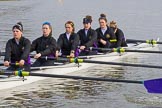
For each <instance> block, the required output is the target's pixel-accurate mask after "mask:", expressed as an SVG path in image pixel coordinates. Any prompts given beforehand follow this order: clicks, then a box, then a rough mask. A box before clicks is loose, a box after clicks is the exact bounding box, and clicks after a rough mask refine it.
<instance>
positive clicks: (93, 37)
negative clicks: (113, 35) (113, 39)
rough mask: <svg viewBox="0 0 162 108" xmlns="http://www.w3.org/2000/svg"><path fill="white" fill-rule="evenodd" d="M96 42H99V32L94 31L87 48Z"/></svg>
mask: <svg viewBox="0 0 162 108" xmlns="http://www.w3.org/2000/svg"><path fill="white" fill-rule="evenodd" d="M95 42H97V32H96V31H93V32H92V34H91V39H90V40H89V41H88V42H87V43H86V44H85V46H86V48H89V47H92V46H93V44H94V43H95Z"/></svg>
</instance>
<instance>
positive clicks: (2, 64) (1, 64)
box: [0, 63, 19, 66]
mask: <svg viewBox="0 0 162 108" xmlns="http://www.w3.org/2000/svg"><path fill="white" fill-rule="evenodd" d="M10 65H15V66H18V65H19V63H10ZM0 66H4V63H0Z"/></svg>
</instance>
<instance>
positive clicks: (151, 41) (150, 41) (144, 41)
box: [126, 39, 162, 44]
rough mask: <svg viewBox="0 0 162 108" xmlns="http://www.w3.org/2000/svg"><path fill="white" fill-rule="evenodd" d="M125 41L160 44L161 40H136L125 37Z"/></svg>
mask: <svg viewBox="0 0 162 108" xmlns="http://www.w3.org/2000/svg"><path fill="white" fill-rule="evenodd" d="M126 42H128V43H135V42H142V43H148V44H162V42H157V41H156V40H153V39H151V40H136V39H126Z"/></svg>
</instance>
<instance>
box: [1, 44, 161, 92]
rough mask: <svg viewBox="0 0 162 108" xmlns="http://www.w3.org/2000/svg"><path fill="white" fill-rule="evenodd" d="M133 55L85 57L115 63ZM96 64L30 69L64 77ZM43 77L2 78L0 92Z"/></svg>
mask: <svg viewBox="0 0 162 108" xmlns="http://www.w3.org/2000/svg"><path fill="white" fill-rule="evenodd" d="M157 48H158V45H157V44H156V45H150V44H147V43H138V44H129V45H128V47H127V49H133V50H153V49H157ZM132 54H135V53H133V52H125V53H123V54H119V53H117V52H111V53H106V54H99V55H91V56H87V57H89V58H90V60H94V61H106V62H110V61H115V60H118V59H121V58H123V57H126V56H129V55H132ZM96 65H98V64H93V63H81V64H80V66H79V67H78V65H77V64H75V63H67V64H64V65H57V66H45V67H32V69H34V68H40V69H41V70H38V71H32V72H33V73H46V74H58V75H65V74H70V73H72V72H76V71H79V70H82V69H86V68H89V67H92V66H96ZM43 79H45V77H35V76H27V77H25V79H22V78H20V77H19V76H16V77H8V78H6V77H4V78H2V79H0V85H1V87H0V90H3V89H9V88H13V87H17V86H22V85H25V84H30V83H33V82H36V81H39V80H43Z"/></svg>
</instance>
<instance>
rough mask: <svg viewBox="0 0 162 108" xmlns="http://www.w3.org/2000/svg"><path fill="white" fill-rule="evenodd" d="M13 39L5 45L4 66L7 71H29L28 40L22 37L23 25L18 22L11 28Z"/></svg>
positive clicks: (29, 43) (29, 45) (29, 44)
mask: <svg viewBox="0 0 162 108" xmlns="http://www.w3.org/2000/svg"><path fill="white" fill-rule="evenodd" d="M12 32H13V38H12V39H9V40H8V42H7V43H6V49H5V58H4V66H7V67H8V70H13V71H15V70H25V71H30V57H29V53H30V47H31V42H30V41H29V39H27V38H25V37H23V36H22V34H23V25H22V23H21V22H18V23H17V24H15V25H14V26H13V27H12ZM11 63H19V65H10V64H11Z"/></svg>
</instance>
